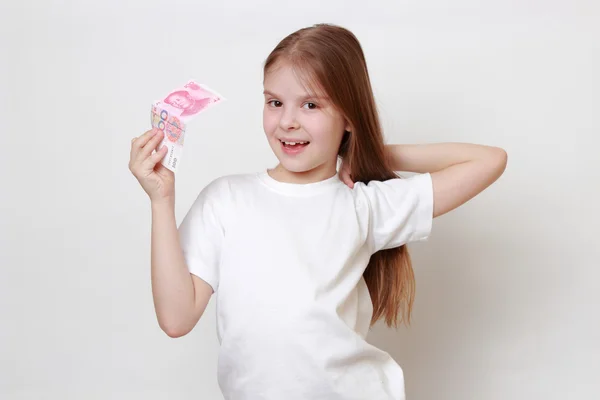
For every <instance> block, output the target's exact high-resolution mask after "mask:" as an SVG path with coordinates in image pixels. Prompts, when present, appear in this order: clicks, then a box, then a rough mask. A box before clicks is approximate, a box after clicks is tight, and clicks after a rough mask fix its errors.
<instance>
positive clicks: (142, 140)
mask: <svg viewBox="0 0 600 400" xmlns="http://www.w3.org/2000/svg"><path fill="white" fill-rule="evenodd" d="M163 137H164V132H163V131H161V130H160V129H157V128H154V129H151V130H149V131H147V132H145V133H144V134H143V135H141V136H140V137H136V138H133V139H132V140H131V155H130V160H129V170H130V171H131V172H132V173H133V175H134V176H135V177H136V179H137V180H138V182H139V183H140V184H141V185H142V188H143V189H144V191H145V192H146V193H147V194H148V196H149V197H150V200H151V201H152V202H153V203H161V202H171V203H174V200H175V174H174V173H173V171H171V170H169V169H168V168H166V167H165V166H164V165H162V164H161V163H160V160H162V158H163V157H164V156H165V155H166V154H167V147H166V146H162V147H161V148H159V146H160V143H161V141H162V140H163ZM153 150H156V152H155V153H154V154H153V153H152V151H153Z"/></svg>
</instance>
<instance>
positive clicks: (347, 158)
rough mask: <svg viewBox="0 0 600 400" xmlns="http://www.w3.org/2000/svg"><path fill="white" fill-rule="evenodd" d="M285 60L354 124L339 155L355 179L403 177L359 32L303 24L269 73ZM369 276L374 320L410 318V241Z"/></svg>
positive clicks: (374, 260)
mask: <svg viewBox="0 0 600 400" xmlns="http://www.w3.org/2000/svg"><path fill="white" fill-rule="evenodd" d="M283 61H285V62H287V63H289V65H291V66H292V67H293V68H294V69H295V70H298V71H300V72H302V73H303V75H305V76H308V77H309V81H310V82H309V83H308V86H312V87H315V85H317V86H318V87H319V88H321V90H323V91H324V92H325V93H326V94H327V95H328V96H329V98H330V99H331V101H332V103H333V104H334V106H335V107H336V108H337V109H338V110H339V111H340V112H341V113H342V115H344V117H345V118H346V120H347V121H348V122H349V124H350V126H351V127H352V128H351V131H346V132H345V133H344V136H343V138H342V143H341V145H340V149H339V156H340V157H341V158H342V159H343V160H344V163H347V165H348V166H349V168H350V174H351V176H352V178H353V180H354V181H355V182H364V183H368V182H369V181H371V180H378V181H385V180H388V179H392V178H398V176H397V175H396V174H395V172H394V171H393V170H392V169H391V167H390V163H389V160H388V159H387V158H386V154H385V144H384V140H383V133H382V129H381V124H380V121H379V116H378V113H377V107H376V104H375V99H374V97H373V90H372V88H371V82H370V78H369V73H368V70H367V64H366V61H365V56H364V54H363V50H362V47H361V45H360V43H359V41H358V39H357V38H356V37H355V36H354V34H353V33H352V32H350V31H349V30H347V29H345V28H342V27H339V26H336V25H331V24H317V25H313V26H311V27H307V28H303V29H300V30H298V31H296V32H294V33H292V34H290V35H288V36H287V37H285V38H284V39H283V40H282V41H281V42H279V44H277V46H276V47H275V49H273V51H272V52H271V54H269V56H268V57H267V59H266V61H265V65H264V71H263V73H264V74H265V75H266V74H267V73H268V72H269V70H270V68H273V67H274V66H275V65H276V64H277V63H278V62H283ZM363 276H364V279H365V282H366V284H367V287H368V288H369V293H370V295H371V300H372V302H373V317H372V319H371V325H373V324H374V323H375V322H377V321H378V320H379V319H380V318H382V317H384V318H385V323H386V324H387V325H388V326H392V325H393V326H397V325H398V314H400V315H401V321H403V322H404V323H405V324H407V325H408V324H410V314H411V310H412V306H413V301H414V293H415V278H414V273H413V269H412V264H411V259H410V255H409V253H408V250H407V248H406V246H405V245H403V246H400V247H397V248H393V249H387V250H382V251H379V252H377V253H375V254H373V255H372V256H371V259H370V261H369V264H368V266H367V268H366V270H365V272H364V275H363Z"/></svg>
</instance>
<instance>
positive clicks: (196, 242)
mask: <svg viewBox="0 0 600 400" xmlns="http://www.w3.org/2000/svg"><path fill="white" fill-rule="evenodd" d="M218 205H219V192H218V188H217V187H216V185H215V182H212V183H211V184H209V185H208V186H206V187H205V188H204V189H203V190H202V191H201V192H200V194H199V195H198V197H197V198H196V200H195V201H194V203H193V204H192V206H191V207H190V209H189V211H188V212H187V214H186V215H185V217H184V219H183V220H182V222H181V224H180V226H179V242H180V244H181V248H182V250H183V256H184V259H185V262H186V264H187V267H188V270H189V271H190V273H192V274H194V275H196V276H197V277H199V278H201V279H202V280H204V281H205V282H206V283H208V284H209V285H210V286H211V287H212V288H213V291H214V292H216V291H217V288H218V286H219V261H220V257H221V247H222V244H223V237H224V229H223V226H222V223H221V221H220V218H219V212H218V207H217V206H218Z"/></svg>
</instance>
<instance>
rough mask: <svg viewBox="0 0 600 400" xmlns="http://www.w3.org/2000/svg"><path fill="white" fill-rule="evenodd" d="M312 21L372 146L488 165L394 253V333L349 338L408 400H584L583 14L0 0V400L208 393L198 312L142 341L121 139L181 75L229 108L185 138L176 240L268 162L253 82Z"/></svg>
mask: <svg viewBox="0 0 600 400" xmlns="http://www.w3.org/2000/svg"><path fill="white" fill-rule="evenodd" d="M317 22H331V23H336V24H340V25H342V26H345V27H347V28H349V29H351V30H352V31H353V32H354V33H355V34H356V35H357V37H358V38H359V40H360V41H361V43H362V45H363V48H364V51H365V54H366V56H367V62H368V66H369V71H370V73H371V77H372V81H373V85H374V90H375V95H376V98H377V101H378V104H379V107H380V110H381V118H382V121H383V124H384V127H385V134H386V138H387V140H388V141H389V142H393V143H424V142H446V141H463V142H474V143H482V144H488V145H493V146H500V147H503V148H504V149H506V150H507V152H508V155H509V157H508V159H509V161H508V167H507V170H506V172H505V173H504V175H503V176H502V177H501V179H500V180H498V181H497V182H496V183H495V184H494V185H493V186H492V187H490V188H489V189H488V190H486V191H485V192H484V193H483V194H481V195H480V196H478V197H477V198H475V199H474V200H472V201H470V202H468V203H467V204H466V205H464V206H462V207H461V208H459V209H457V210H456V211H454V212H452V213H450V214H448V215H446V216H443V217H441V218H439V219H436V221H435V222H434V233H433V235H432V237H431V239H430V240H429V241H428V242H425V243H419V244H415V245H414V246H412V247H411V249H412V255H413V263H414V268H415V271H416V279H417V297H416V303H415V309H414V319H413V323H412V326H411V327H410V328H409V329H407V328H406V327H402V328H401V329H399V330H398V331H394V330H390V329H387V328H384V327H383V325H381V324H380V325H378V326H377V327H376V328H374V330H373V331H372V333H371V334H370V336H369V340H370V341H371V342H372V343H374V344H376V345H378V346H381V347H383V348H384V349H385V350H387V351H389V352H390V353H391V354H392V355H393V356H394V357H395V358H396V360H397V361H398V362H399V363H400V365H401V366H402V367H403V369H404V372H405V378H406V387H407V397H408V399H410V400H417V399H418V400H433V399H448V400H455V399H456V400H467V399H473V400H481V399H485V400H500V399H502V400H504V399H527V400H533V399H536V400H537V399H540V400H541V399H544V400H558V399H560V400H564V399H597V398H600V383H599V380H598V376H599V374H600V361H599V360H600V322H599V320H600V318H599V316H600V311H599V308H600V307H599V305H600V291H599V290H598V289H599V287H600V284H599V281H600V271H599V266H600V252H599V247H600V246H599V244H598V243H597V241H598V239H600V233H599V230H600V218H599V212H598V205H599V204H600V162H599V161H598V152H599V151H598V144H599V140H598V134H599V133H600V121H599V119H598V117H599V115H600V95H599V93H600V77H599V75H600V74H599V71H600V4H599V3H598V2H596V1H593V0H589V1H573V0H570V1H568V0H562V1H559V0H553V1H548V0H546V1H542V0H539V1H533V0H527V1H523V0H521V1H516V0H511V1H474V0H473V1H468V0H455V1H452V2H447V1H442V0H419V1H417V0H413V1H376V0H371V1H322V0H320V1H312V0H305V1H264V0H263V1H256V0H253V1H243V0H237V1H211V2H208V1H199V0H195V1H189V2H184V1H166V0H165V1H158V0H152V1H141V0H138V1H118V0H112V1H41V0H40V1H37V2H32V1H6V0H3V1H2V12H1V13H0V43H1V47H0V51H1V53H0V59H1V63H0V72H1V73H0V87H1V92H0V93H1V97H0V106H1V107H0V113H1V114H0V117H1V120H2V123H1V125H0V133H1V135H2V136H1V139H2V150H3V151H2V155H1V156H0V171H1V172H0V173H1V174H2V176H1V182H2V194H1V196H0V206H1V211H2V214H1V242H0V243H1V244H0V245H1V248H0V316H1V320H0V321H1V322H0V324H1V327H0V398H2V399H11V400H12V399H36V400H37V399H60V400H65V399H145V400H149V399H176V398H177V399H209V400H212V399H221V398H222V397H221V395H220V394H219V393H220V392H219V390H218V385H217V382H216V362H217V349H218V343H217V339H216V332H215V318H214V317H215V316H214V305H215V304H214V301H211V303H210V305H209V308H208V310H207V312H206V315H205V317H204V318H203V319H202V320H201V321H200V323H199V324H198V325H197V326H196V328H195V329H194V331H193V332H192V333H190V334H189V335H187V336H185V337H182V338H179V339H171V338H169V337H168V336H166V335H165V334H164V333H163V332H162V331H161V330H160V329H159V327H158V324H157V322H156V317H155V314H154V309H153V304H152V296H151V290H150V289H151V287H150V263H149V262H150V222H151V221H150V208H149V206H150V204H149V200H148V198H147V196H146V195H145V193H144V192H143V191H142V189H141V187H140V186H139V184H138V183H137V181H136V180H135V178H134V177H133V175H131V173H130V172H129V170H128V167H127V165H128V160H129V150H130V140H131V138H132V137H134V136H137V135H139V134H141V133H142V132H144V131H145V130H147V129H148V128H149V124H150V119H149V118H150V103H151V102H152V101H153V100H156V99H158V98H159V97H161V96H163V95H164V94H166V93H168V91H169V90H171V89H173V88H175V87H177V86H179V85H181V84H182V83H185V82H186V81H187V80H188V79H196V80H198V81H199V82H201V83H205V84H208V85H209V86H211V87H213V88H214V89H216V90H217V91H219V92H221V93H222V94H223V95H224V96H225V97H226V98H227V102H226V103H223V104H221V105H219V106H217V107H214V108H212V109H210V110H209V111H207V112H205V113H203V114H201V116H199V117H198V118H197V119H195V120H194V121H193V122H192V123H191V124H190V128H189V130H188V133H187V137H186V148H185V152H184V156H183V158H182V161H181V164H180V168H181V169H180V171H179V172H178V174H177V180H176V191H177V205H176V213H177V221H178V223H179V222H180V221H181V219H182V218H183V216H184V214H185V212H187V210H188V208H189V206H190V205H191V203H192V201H193V200H194V198H195V196H196V195H197V193H198V192H199V191H200V190H201V189H202V187H203V186H204V185H205V184H207V183H208V182H209V181H210V180H212V179H214V178H215V177H217V176H220V175H223V174H229V173H239V172H241V173H244V172H250V171H256V170H258V169H262V168H265V167H270V166H273V165H274V164H275V161H276V159H275V158H274V156H273V155H272V154H271V151H270V148H269V146H268V144H267V141H266V140H265V139H264V133H263V131H262V125H261V116H262V115H261V110H262V106H263V104H262V99H263V98H262V75H261V73H262V71H261V67H262V63H263V61H264V59H265V58H266V57H267V55H268V53H269V52H270V51H271V49H272V48H273V47H274V46H275V45H276V44H277V42H278V41H279V40H281V39H282V38H283V37H284V36H286V35H287V34H289V33H291V32H293V31H295V30H296V29H299V28H301V27H304V26H307V25H311V24H314V23H317ZM315 351H321V350H320V349H315Z"/></svg>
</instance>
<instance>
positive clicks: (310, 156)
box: [263, 64, 350, 183]
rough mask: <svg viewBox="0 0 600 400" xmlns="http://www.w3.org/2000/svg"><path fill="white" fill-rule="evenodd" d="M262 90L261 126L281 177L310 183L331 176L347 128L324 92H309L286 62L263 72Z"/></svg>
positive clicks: (290, 180)
mask: <svg viewBox="0 0 600 400" xmlns="http://www.w3.org/2000/svg"><path fill="white" fill-rule="evenodd" d="M264 90H265V91H264V96H265V105H264V110H263V128H264V130H265V134H266V135H267V139H268V141H269V145H270V146H271V149H273V152H274V153H275V156H276V157H277V158H278V159H279V163H280V164H279V165H278V166H277V168H276V169H275V170H276V172H277V173H278V175H279V176H280V177H281V179H282V180H284V181H288V182H298V183H299V182H303V183H309V182H317V181H320V180H323V179H326V178H329V177H332V176H333V175H334V174H335V173H336V166H337V154H338V150H339V147H340V143H341V141H342V137H343V135H344V130H350V129H349V126H348V125H347V123H346V121H345V119H344V117H343V116H342V115H341V114H340V113H339V112H338V111H337V110H336V109H335V107H334V106H333V104H331V102H330V101H329V100H328V98H327V97H326V96H325V95H324V94H322V93H316V95H317V97H315V96H311V95H309V93H308V92H307V91H306V89H305V88H304V86H303V84H302V82H301V81H300V80H299V78H298V77H297V76H296V75H295V74H294V71H293V69H292V68H291V67H289V66H287V65H285V64H283V65H279V66H275V68H273V69H272V70H270V71H269V72H268V73H267V74H266V76H265V79H264ZM293 143H295V144H293Z"/></svg>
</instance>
